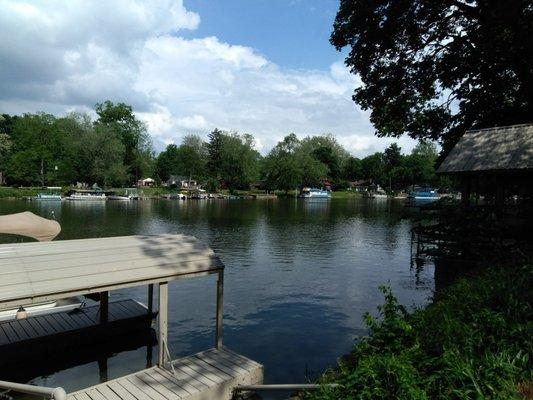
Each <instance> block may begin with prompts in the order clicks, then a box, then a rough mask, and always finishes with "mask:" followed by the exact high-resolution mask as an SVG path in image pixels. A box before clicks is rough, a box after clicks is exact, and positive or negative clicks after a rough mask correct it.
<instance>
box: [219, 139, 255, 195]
mask: <svg viewBox="0 0 533 400" xmlns="http://www.w3.org/2000/svg"><path fill="white" fill-rule="evenodd" d="M220 158H221V160H220V166H219V172H220V177H221V179H222V180H223V181H224V182H225V183H226V185H227V187H228V189H230V190H231V191H233V190H235V189H248V188H249V186H250V184H251V183H252V182H254V181H256V180H258V179H259V168H260V167H259V162H260V159H261V155H260V154H259V152H258V151H257V150H255V141H254V138H253V136H252V135H249V134H243V135H240V134H238V133H227V134H222V147H221V153H220Z"/></svg>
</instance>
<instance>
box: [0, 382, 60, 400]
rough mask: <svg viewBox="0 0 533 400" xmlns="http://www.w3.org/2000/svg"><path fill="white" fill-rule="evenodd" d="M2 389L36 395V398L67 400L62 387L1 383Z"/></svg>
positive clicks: (0, 387)
mask: <svg viewBox="0 0 533 400" xmlns="http://www.w3.org/2000/svg"><path fill="white" fill-rule="evenodd" d="M0 389H7V390H10V391H13V392H19V393H27V394H34V395H36V396H45V397H46V398H49V399H52V400H67V393H66V392H65V390H64V389H63V388H61V387H56V388H50V387H45V386H35V385H27V384H24V383H15V382H7V381H0Z"/></svg>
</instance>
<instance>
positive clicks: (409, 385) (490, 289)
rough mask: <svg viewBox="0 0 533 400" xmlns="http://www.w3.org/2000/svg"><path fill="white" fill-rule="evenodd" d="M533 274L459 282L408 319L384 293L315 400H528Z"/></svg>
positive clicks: (500, 271) (492, 274)
mask: <svg viewBox="0 0 533 400" xmlns="http://www.w3.org/2000/svg"><path fill="white" fill-rule="evenodd" d="M532 284H533V266H532V265H524V266H516V267H507V268H492V269H487V270H485V271H483V272H480V273H479V274H476V275H472V276H469V277H466V278H463V279H461V280H459V281H458V282H456V283H455V284H454V285H452V286H451V287H449V288H448V289H447V290H446V291H445V292H443V293H442V294H440V295H438V296H436V297H435V298H434V300H433V302H432V303H430V304H429V305H428V306H426V307H425V308H423V309H419V310H416V311H414V312H412V313H409V312H407V311H406V309H405V308H404V307H403V306H401V305H399V304H398V303H397V301H396V299H395V297H394V296H393V294H392V293H391V292H390V290H389V289H387V288H382V290H383V292H384V295H385V303H384V305H382V306H380V307H379V311H380V316H381V318H380V319H379V320H377V319H375V318H372V317H371V316H370V315H369V314H366V315H365V321H366V323H367V325H368V327H369V329H370V334H369V336H368V337H365V338H361V339H359V340H358V342H357V343H356V345H355V346H354V349H353V351H352V353H351V354H350V356H349V357H347V359H346V360H344V361H341V362H340V363H339V365H338V366H337V368H335V369H334V370H331V371H327V372H326V373H325V374H324V375H323V377H322V378H321V380H320V381H321V382H322V383H333V382H334V383H339V384H340V386H339V387H338V388H328V387H326V386H324V387H322V388H321V389H320V390H319V391H317V392H316V393H312V394H309V395H308V399H313V400H318V399H321V400H326V399H327V400H329V399H332V400H333V399H335V400H342V399H361V400H363V399H392V398H394V399H470V398H477V399H489V398H490V399H524V398H531V397H530V396H532V395H533V365H532V362H533V339H532V335H531V332H532V331H533V322H532V321H533V312H532V307H531V301H532V295H531V287H533V285H532Z"/></svg>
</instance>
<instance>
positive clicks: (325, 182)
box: [320, 179, 332, 192]
mask: <svg viewBox="0 0 533 400" xmlns="http://www.w3.org/2000/svg"><path fill="white" fill-rule="evenodd" d="M320 184H321V185H322V187H323V188H324V189H325V190H327V191H328V192H331V187H332V184H331V181H330V180H329V179H321V180H320Z"/></svg>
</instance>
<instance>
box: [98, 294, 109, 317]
mask: <svg viewBox="0 0 533 400" xmlns="http://www.w3.org/2000/svg"><path fill="white" fill-rule="evenodd" d="M108 320H109V292H101V293H100V323H101V324H105V323H107V321H108Z"/></svg>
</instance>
